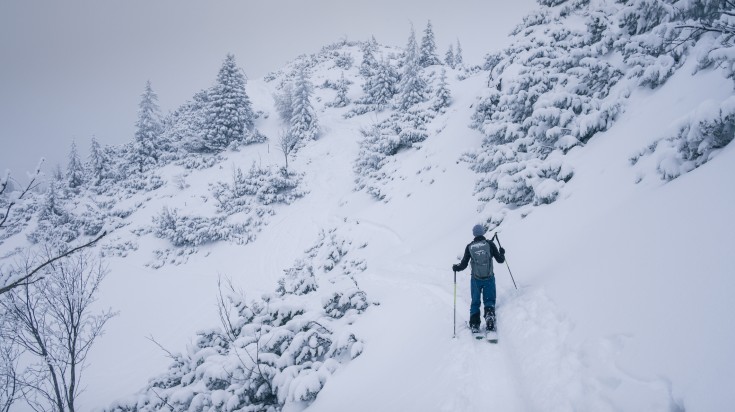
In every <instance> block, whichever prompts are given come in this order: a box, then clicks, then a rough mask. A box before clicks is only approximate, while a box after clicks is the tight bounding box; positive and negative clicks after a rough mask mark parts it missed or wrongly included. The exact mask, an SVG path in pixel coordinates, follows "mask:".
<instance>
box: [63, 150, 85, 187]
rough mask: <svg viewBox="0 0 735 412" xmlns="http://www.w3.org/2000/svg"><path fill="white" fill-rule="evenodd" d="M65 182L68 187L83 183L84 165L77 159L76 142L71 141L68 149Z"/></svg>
mask: <svg viewBox="0 0 735 412" xmlns="http://www.w3.org/2000/svg"><path fill="white" fill-rule="evenodd" d="M66 184H67V185H68V186H69V188H70V189H77V188H79V187H80V186H82V185H83V184H84V167H83V166H82V161H81V160H79V153H78V152H77V144H76V143H75V142H74V141H72V142H71V149H70V150H69V162H68V163H67V166H66Z"/></svg>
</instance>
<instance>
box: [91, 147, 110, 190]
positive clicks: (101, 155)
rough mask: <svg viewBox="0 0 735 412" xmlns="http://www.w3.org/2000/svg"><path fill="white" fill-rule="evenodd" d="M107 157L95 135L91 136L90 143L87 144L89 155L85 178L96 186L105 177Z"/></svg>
mask: <svg viewBox="0 0 735 412" xmlns="http://www.w3.org/2000/svg"><path fill="white" fill-rule="evenodd" d="M108 162H109V159H107V158H106V156H105V152H104V150H103V149H102V147H101V146H100V143H99V142H98V141H97V139H96V138H95V137H92V143H91V144H90V146H89V156H87V164H86V171H87V180H88V181H90V182H92V184H93V185H95V186H97V185H99V184H100V183H102V180H103V179H104V178H105V177H106V172H105V170H106V168H107V163H108Z"/></svg>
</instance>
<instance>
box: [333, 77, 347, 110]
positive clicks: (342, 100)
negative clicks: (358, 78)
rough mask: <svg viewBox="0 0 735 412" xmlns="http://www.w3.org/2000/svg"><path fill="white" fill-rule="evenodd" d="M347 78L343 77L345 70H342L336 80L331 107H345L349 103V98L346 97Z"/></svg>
mask: <svg viewBox="0 0 735 412" xmlns="http://www.w3.org/2000/svg"><path fill="white" fill-rule="evenodd" d="M347 86H348V84H347V80H346V79H345V72H342V74H341V76H340V78H339V81H338V82H337V97H336V98H335V99H334V102H333V103H332V106H333V107H345V106H347V105H348V104H350V99H349V98H348V97H347Z"/></svg>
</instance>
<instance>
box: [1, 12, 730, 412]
mask: <svg viewBox="0 0 735 412" xmlns="http://www.w3.org/2000/svg"><path fill="white" fill-rule="evenodd" d="M539 3H540V4H539V11H538V12H534V13H532V14H531V15H530V16H529V17H527V18H526V19H525V20H524V22H522V23H521V24H520V25H519V27H518V29H516V31H514V34H513V41H512V43H511V44H512V45H511V46H510V47H508V48H507V49H505V50H503V51H497V50H489V52H490V54H488V57H487V59H486V62H485V63H484V64H482V65H472V64H470V63H467V62H462V61H461V59H457V57H456V55H454V54H452V55H451V58H450V57H449V53H447V55H446V56H445V55H441V56H440V58H438V60H432V59H429V58H427V56H429V57H430V56H432V55H433V54H437V51H435V50H432V47H431V44H430V41H429V40H430V37H431V36H432V34H429V33H431V32H430V29H431V26H430V25H429V26H427V28H426V29H425V30H423V31H418V32H417V33H415V34H414V33H412V34H411V35H410V36H409V38H408V42H407V45H406V47H392V46H384V45H380V44H378V43H376V42H375V41H373V40H371V41H364V42H341V43H336V44H333V45H329V46H326V47H324V49H322V50H321V51H320V52H319V53H317V54H315V55H304V56H300V57H299V58H297V59H295V60H294V61H293V62H292V63H290V64H289V65H287V66H286V67H284V68H282V69H280V70H278V71H275V72H273V73H271V74H269V75H268V76H266V77H265V78H264V79H250V80H247V82H246V79H244V77H243V76H242V75H241V72H240V71H239V69H238V66H237V63H236V62H235V60H234V58H233V57H231V56H228V57H227V58H226V59H225V61H224V63H223V66H222V69H221V70H220V72H219V75H218V77H217V80H216V82H215V83H214V86H213V87H212V88H211V89H208V90H206V91H202V92H201V93H199V94H197V95H196V96H194V97H193V98H192V99H191V100H190V101H189V102H185V103H184V104H182V106H181V107H180V108H178V109H177V110H176V111H174V112H173V113H170V114H168V115H166V116H160V114H159V113H158V110H157V107H156V104H155V101H156V98H155V94H154V93H153V90H152V89H151V87H150V85H148V86H147V87H146V90H145V92H144V95H143V98H142V101H141V107H140V111H139V125H138V130H139V133H138V134H136V136H135V140H134V141H133V143H131V144H130V145H127V146H124V147H118V148H114V147H99V148H97V149H94V148H93V150H92V153H97V154H98V156H99V158H98V159H97V160H100V159H102V160H101V161H99V162H95V161H94V160H95V157H94V156H93V157H91V158H90V160H89V161H87V163H86V164H85V166H84V167H82V166H79V167H77V166H75V164H76V162H80V164H81V161H79V160H78V159H77V160H74V159H75V155H74V153H75V152H72V155H70V165H69V166H68V167H67V169H66V171H65V172H59V173H57V175H58V176H50V177H49V179H48V182H49V183H48V184H47V186H48V188H44V190H40V189H38V190H35V191H31V192H30V193H29V194H27V195H26V196H24V197H22V198H20V199H17V197H18V196H19V194H20V193H21V190H22V187H20V186H21V184H22V183H24V182H23V180H22V179H19V180H20V182H19V184H14V185H13V186H12V187H11V185H8V186H7V187H9V188H10V189H15V190H10V189H9V190H8V191H7V192H6V193H3V194H2V199H3V203H2V204H0V206H2V208H3V210H8V211H11V212H12V214H11V213H8V212H7V211H6V212H4V213H5V215H4V216H7V217H8V220H7V223H6V222H3V224H0V227H2V229H1V230H2V232H0V242H2V243H0V248H1V249H0V258H2V259H3V265H4V269H3V270H4V271H3V272H0V273H1V274H2V275H3V277H2V278H0V279H1V280H2V281H3V283H4V284H5V285H8V284H10V283H11V282H12V281H13V280H15V279H17V277H18V276H20V274H21V273H24V272H23V271H22V270H20V269H12V270H11V269H8V268H22V267H23V264H22V263H21V262H23V259H24V256H25V254H26V253H27V252H26V251H27V250H29V248H31V247H35V248H38V249H33V250H40V248H41V247H42V245H46V244H51V245H53V246H54V247H62V248H63V247H64V245H66V247H67V248H68V245H70V244H71V245H77V244H80V243H82V242H84V241H85V240H89V239H93V238H94V237H96V236H98V235H99V234H101V233H104V231H105V230H108V231H109V232H110V233H109V234H107V235H106V236H105V237H104V238H103V239H102V240H101V241H100V243H99V244H97V245H95V246H94V247H93V248H92V250H94V251H95V252H101V254H102V256H103V257H102V262H103V264H104V265H105V267H106V268H107V272H108V273H107V276H106V277H105V278H104V280H103V281H102V283H101V286H100V289H99V291H98V294H97V296H96V298H97V299H96V301H94V302H93V303H92V305H91V308H92V309H93V310H95V311H101V310H104V309H107V308H111V309H112V310H113V311H115V312H116V316H114V317H111V318H110V319H109V320H108V321H107V322H106V323H105V325H104V330H105V333H104V334H103V335H101V336H99V337H97V339H96V340H95V341H94V345H93V346H92V347H91V351H90V352H89V355H88V357H87V359H86V364H87V368H86V369H84V375H83V380H82V382H81V385H82V386H83V387H84V388H85V390H84V391H83V392H81V393H79V398H78V401H77V402H78V404H77V406H78V409H79V410H111V411H134V410H140V411H148V410H182V411H184V410H228V411H229V410H274V411H275V410H284V411H300V410H308V411H337V410H351V411H376V410H408V411H475V410H486V409H496V410H504V411H571V410H585V411H586V410H593V411H607V410H610V411H613V410H624V411H638V410H645V411H684V410H687V411H717V410H727V409H729V408H730V407H731V405H733V404H735V395H734V394H733V393H732V391H731V388H732V387H733V386H734V385H735V372H734V371H735V368H733V367H732V366H735V350H733V348H735V329H733V328H732V327H729V326H730V323H729V317H730V315H731V314H732V313H733V310H734V309H735V305H734V304H733V303H732V301H731V300H730V299H729V296H728V295H729V292H730V291H732V290H735V278H733V276H732V275H733V273H735V270H734V269H735V265H734V264H733V263H732V260H731V259H730V253H729V252H731V251H732V250H733V249H734V248H735V240H733V237H732V236H731V233H733V231H735V218H733V214H732V212H731V205H732V204H734V203H735V191H733V190H732V188H731V186H732V185H731V184H729V183H727V182H728V181H729V177H730V176H733V174H735V148H733V146H732V145H728V143H729V142H730V141H731V140H732V138H733V130H735V120H733V119H734V118H735V115H733V113H735V105H734V104H733V97H732V96H733V83H732V73H733V72H732V67H733V66H732V62H733V60H732V58H731V57H730V56H731V54H732V53H731V49H732V46H731V42H732V39H731V37H732V33H733V30H732V27H733V26H732V23H731V22H730V20H729V19H730V17H729V16H730V14H729V13H727V12H725V13H720V12H718V10H719V9H718V8H717V7H716V6H717V4H719V3H717V4H715V2H712V4H710V3H709V2H705V3H706V7H705V6H702V5H699V3H697V4H695V3H694V2H685V1H684V2H658V1H635V2H627V3H625V4H623V3H619V2H614V1H603V0H599V1H581V0H576V1H563V0H562V1H548V0H543V1H541V0H540V1H539ZM722 7H727V8H726V11H727V10H732V5H731V4H730V3H729V2H724V3H722ZM646 10H647V11H648V12H649V14H648V15H643V14H642V13H643V11H646ZM713 10H714V11H713ZM698 12H701V13H700V14H697V13H698ZM636 13H638V14H636ZM713 15H716V17H717V18H716V19H713V18H712V16H713ZM718 19H719V20H718ZM623 23H626V24H628V26H626V25H625V24H623ZM685 23H686V24H689V25H695V24H701V25H702V27H705V26H704V25H706V24H709V25H710V26H707V27H710V28H711V27H720V28H723V29H722V30H721V32H717V31H712V30H709V31H707V30H703V31H701V32H699V33H695V34H696V35H693V36H691V38H688V39H685V40H682V41H681V43H680V44H679V46H678V47H677V48H675V49H673V51H672V50H671V49H669V46H670V45H671V43H666V42H664V41H663V40H661V39H666V40H667V41H674V40H677V39H684V37H686V35H687V33H686V32H684V33H682V32H681V29H679V30H680V31H679V32H677V31H676V30H677V29H676V28H677V26H680V25H683V24H685ZM728 30H729V31H728ZM414 36H415V37H414ZM677 36H678V37H677ZM657 39H658V40H657ZM457 45H458V46H459V44H457ZM455 50H456V49H455ZM453 52H454V51H453ZM233 119H234V120H233ZM236 120H237V121H236ZM218 122H219V123H218ZM95 165H97V166H98V167H95ZM82 169H83V173H82V172H80V173H79V174H78V175H77V174H76V173H74V171H76V170H80V171H81V170H82ZM90 176H91V177H90ZM6 181H9V180H8V179H7V178H5V179H4V181H3V182H6ZM4 187H5V186H4ZM8 193H10V194H8ZM13 202H14V203H13ZM477 223H482V224H485V225H486V226H487V227H488V228H489V229H490V230H491V232H489V233H488V237H490V235H491V234H495V233H497V234H498V235H499V238H500V241H501V242H502V245H503V247H504V248H505V249H506V257H507V265H505V264H503V265H500V264H498V265H496V275H497V276H496V282H497V288H498V303H497V312H498V324H499V326H498V327H499V337H500V342H499V343H498V344H497V345H491V344H489V343H487V342H483V341H476V340H473V339H472V338H471V335H470V332H469V330H468V328H467V326H466V321H467V319H468V308H469V302H470V293H469V274H468V272H469V271H464V272H460V273H458V274H457V278H458V279H457V285H456V291H457V295H456V298H455V296H454V291H455V284H454V282H453V273H452V270H451V265H452V264H454V263H457V262H458V261H459V260H460V258H461V254H462V252H463V250H464V247H465V245H466V244H467V243H469V242H470V241H471V240H472V236H471V235H472V233H471V228H472V226H473V225H475V224H477ZM60 245H61V246H60ZM62 250H63V249H62ZM32 263H33V262H32ZM35 264H37V262H36V263H35ZM25 267H26V270H27V268H28V267H34V264H30V265H29V264H26V266H25ZM509 269H510V270H512V274H513V276H514V278H515V281H516V283H517V285H518V287H517V289H516V288H515V287H514V284H513V281H512V280H511V277H510V273H509ZM48 277H49V278H52V276H50V275H48ZM39 282H40V283H38V284H37V285H36V284H34V285H31V286H29V288H30V289H33V288H36V287H39V285H41V286H42V285H44V284H45V283H44V282H41V281H39ZM22 289H24V288H22V287H21V288H19V289H16V290H15V291H14V292H13V293H14V295H13V296H14V299H16V300H12V299H10V298H9V297H8V296H10V295H11V294H5V295H3V299H6V298H7V299H6V300H4V301H5V302H7V303H5V304H4V306H3V308H4V309H3V314H7V313H12V310H11V309H12V308H13V307H14V306H13V304H14V303H13V302H23V294H20V293H17V290H22ZM39 293H40V292H39ZM16 295H17V296H16ZM26 299H27V298H26ZM42 306H43V305H41V307H42ZM9 308H10V309H9ZM455 308H456V317H455V315H454V313H455ZM3 319H4V320H3V324H2V325H1V326H2V327H3V351H4V353H5V354H11V353H14V352H12V351H8V350H6V349H5V348H6V347H7V348H10V347H12V346H13V344H15V341H14V340H12V339H10V338H9V337H10V336H15V335H13V333H11V332H12V329H11V328H13V327H17V326H13V325H15V324H13V323H11V320H12V319H15V318H12V319H11V317H10V316H5V317H4V318H3ZM455 320H456V325H457V326H456V337H453V335H454V332H455V330H454V321H455ZM23 336H26V335H23ZM28 336H30V335H28ZM4 359H5V358H4ZM9 360H10V362H7V361H5V363H4V364H3V368H4V369H3V372H4V373H6V372H7V371H9V370H17V371H22V370H23V368H29V367H30V368H33V367H36V368H37V369H35V370H38V369H39V368H40V370H42V369H43V367H44V365H43V364H41V363H38V362H37V361H34V358H33V357H32V356H31V355H28V354H25V355H20V356H18V357H15V358H12V359H9ZM34 362H35V363H34ZM8 365H10V366H14V367H15V369H13V368H10V367H9V366H8ZM39 365H40V366H39ZM62 369H63V368H62ZM63 373H66V372H63ZM63 373H62V374H63ZM41 374H42V373H37V375H36V377H37V376H40V375H41ZM3 376H6V377H5V378H3V379H6V380H5V381H4V382H9V380H7V379H9V376H10V375H8V374H4V375H3ZM64 376H67V375H64ZM8 388H9V386H8ZM77 390H78V389H77ZM49 392H51V391H50V390H49ZM9 393H10V392H8V391H4V392H2V394H0V401H3V402H7V400H8V399H9V398H8V396H11V397H12V396H15V397H17V398H18V399H17V400H16V402H15V403H14V404H13V405H12V408H10V410H12V411H16V410H17V411H26V410H32V409H31V406H29V405H28V404H27V403H26V401H25V400H28V399H30V402H38V403H39V404H43V403H44V402H45V398H43V396H38V395H33V394H32V392H28V393H26V395H25V397H26V398H27V399H25V400H24V398H23V396H20V395H22V394H19V393H16V394H15V395H9ZM34 396H35V397H34ZM51 398H53V396H51Z"/></svg>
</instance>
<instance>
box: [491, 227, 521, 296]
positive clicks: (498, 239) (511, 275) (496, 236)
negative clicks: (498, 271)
mask: <svg viewBox="0 0 735 412" xmlns="http://www.w3.org/2000/svg"><path fill="white" fill-rule="evenodd" d="M494 238H495V240H497V241H498V247H500V248H502V247H503V245H501V244H500V238H499V237H498V233H497V232H495V236H494ZM505 267H507V268H508V273H510V279H511V280H512V281H513V286H514V287H515V288H516V290H518V286H517V285H516V280H515V279H514V278H513V272H511V270H510V265H509V264H508V258H505Z"/></svg>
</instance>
